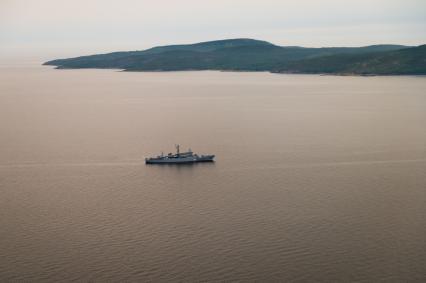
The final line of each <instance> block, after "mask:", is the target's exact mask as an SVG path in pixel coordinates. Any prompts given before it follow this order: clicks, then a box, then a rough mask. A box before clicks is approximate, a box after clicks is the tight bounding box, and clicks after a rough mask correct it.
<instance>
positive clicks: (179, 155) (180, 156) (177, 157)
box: [145, 145, 214, 164]
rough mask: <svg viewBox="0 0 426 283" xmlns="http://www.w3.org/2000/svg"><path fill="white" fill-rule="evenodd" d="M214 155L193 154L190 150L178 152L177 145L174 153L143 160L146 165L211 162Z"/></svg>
mask: <svg viewBox="0 0 426 283" xmlns="http://www.w3.org/2000/svg"><path fill="white" fill-rule="evenodd" d="M213 159H214V155H198V154H194V153H193V152H192V150H191V149H189V150H188V151H187V152H180V147H179V145H176V153H175V154H173V153H169V154H167V155H164V154H163V153H161V155H158V156H157V157H149V158H145V163H146V164H183V163H196V162H213Z"/></svg>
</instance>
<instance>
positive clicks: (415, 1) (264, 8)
mask: <svg viewBox="0 0 426 283" xmlns="http://www.w3.org/2000/svg"><path fill="white" fill-rule="evenodd" d="M237 37H249V38H256V39H262V40H267V41H270V42H272V43H275V44H278V45H301V46H314V47H320V46H363V45H370V44H379V43H395V44H406V45H420V44H425V43H426V0H296V1H288V0H258V1H254V0H167V1H166V0H117V1H113V0H67V1H65V0H0V57H2V58H5V57H7V56H9V57H12V56H17V55H19V56H27V57H30V56H33V55H35V56H39V57H43V58H50V57H52V56H53V57H56V56H73V55H82V54H90V53H95V52H109V51H117V50H139V49H145V48H148V47H151V46H155V45H160V44H161V45H164V44H174V43H192V42H199V41H207V40H215V39H224V38H237Z"/></svg>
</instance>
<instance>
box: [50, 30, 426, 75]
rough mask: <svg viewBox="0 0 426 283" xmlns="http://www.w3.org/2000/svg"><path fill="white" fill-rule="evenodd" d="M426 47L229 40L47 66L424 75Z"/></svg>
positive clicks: (105, 55) (129, 52)
mask: <svg viewBox="0 0 426 283" xmlns="http://www.w3.org/2000/svg"><path fill="white" fill-rule="evenodd" d="M424 49H425V48H424V46H420V47H414V48H411V47H406V46H402V45H373V46H366V47H332V48H304V47H297V46H289V47H282V46H277V45H274V44H272V43H269V42H266V41H260V40H254V39H244V38H243V39H229V40H218V41H209V42H201V43H196V44H186V45H168V46H159V47H154V48H151V49H147V50H141V51H128V52H113V53H108V54H98V55H90V56H82V57H76V58H69V59H58V60H53V61H49V62H46V63H45V65H53V66H56V67H57V68H59V69H70V68H114V69H122V70H126V71H178V70H229V71H232V70H235V71H271V72H290V73H342V74H343V73H346V74H380V75H387V74H425V73H426V71H425V65H426V64H425V51H424Z"/></svg>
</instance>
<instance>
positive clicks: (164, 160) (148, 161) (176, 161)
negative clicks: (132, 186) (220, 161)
mask: <svg viewBox="0 0 426 283" xmlns="http://www.w3.org/2000/svg"><path fill="white" fill-rule="evenodd" d="M213 159H214V155H206V156H200V157H186V158H150V159H146V160H145V163H146V164H190V163H199V162H214V160H213Z"/></svg>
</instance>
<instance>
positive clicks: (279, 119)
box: [0, 63, 426, 282]
mask: <svg viewBox="0 0 426 283" xmlns="http://www.w3.org/2000/svg"><path fill="white" fill-rule="evenodd" d="M38 64H39V63H36V64H29V65H27V64H20V65H8V66H5V65H3V66H0V193H1V197H0V215H1V217H0V227H1V230H0V231H1V232H0V233H1V235H0V239H1V241H0V281H2V282H4V281H16V280H19V281H45V282H58V281H68V280H79V281H141V282H144V281H145V282H146V281H157V282H164V281H170V282H179V281H185V282H199V281H283V282H289V281H291V282H303V281H311V282H312V281H315V282H318V281H319V282H354V281H356V282H377V281H384V282H421V281H425V280H426V276H425V270H424V263H425V261H426V252H425V250H426V245H425V238H426V226H425V223H426V219H425V215H426V206H425V201H426V191H425V188H426V169H425V168H426V128H425V121H426V111H425V109H426V93H425V89H426V79H425V77H341V76H340V77H339V76H317V75H276V74H269V73H228V72H210V71H207V72H169V73H129V72H119V71H112V70H54V69H52V68H50V67H43V66H39V65H38ZM176 143H180V144H181V147H182V148H188V147H191V148H192V150H193V151H194V152H196V153H201V154H204V153H209V154H216V160H217V161H216V162H215V163H214V164H199V165H194V166H146V165H145V164H144V158H145V157H146V156H151V155H157V154H159V153H160V152H161V151H164V152H165V153H167V152H169V151H173V150H174V144H176Z"/></svg>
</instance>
